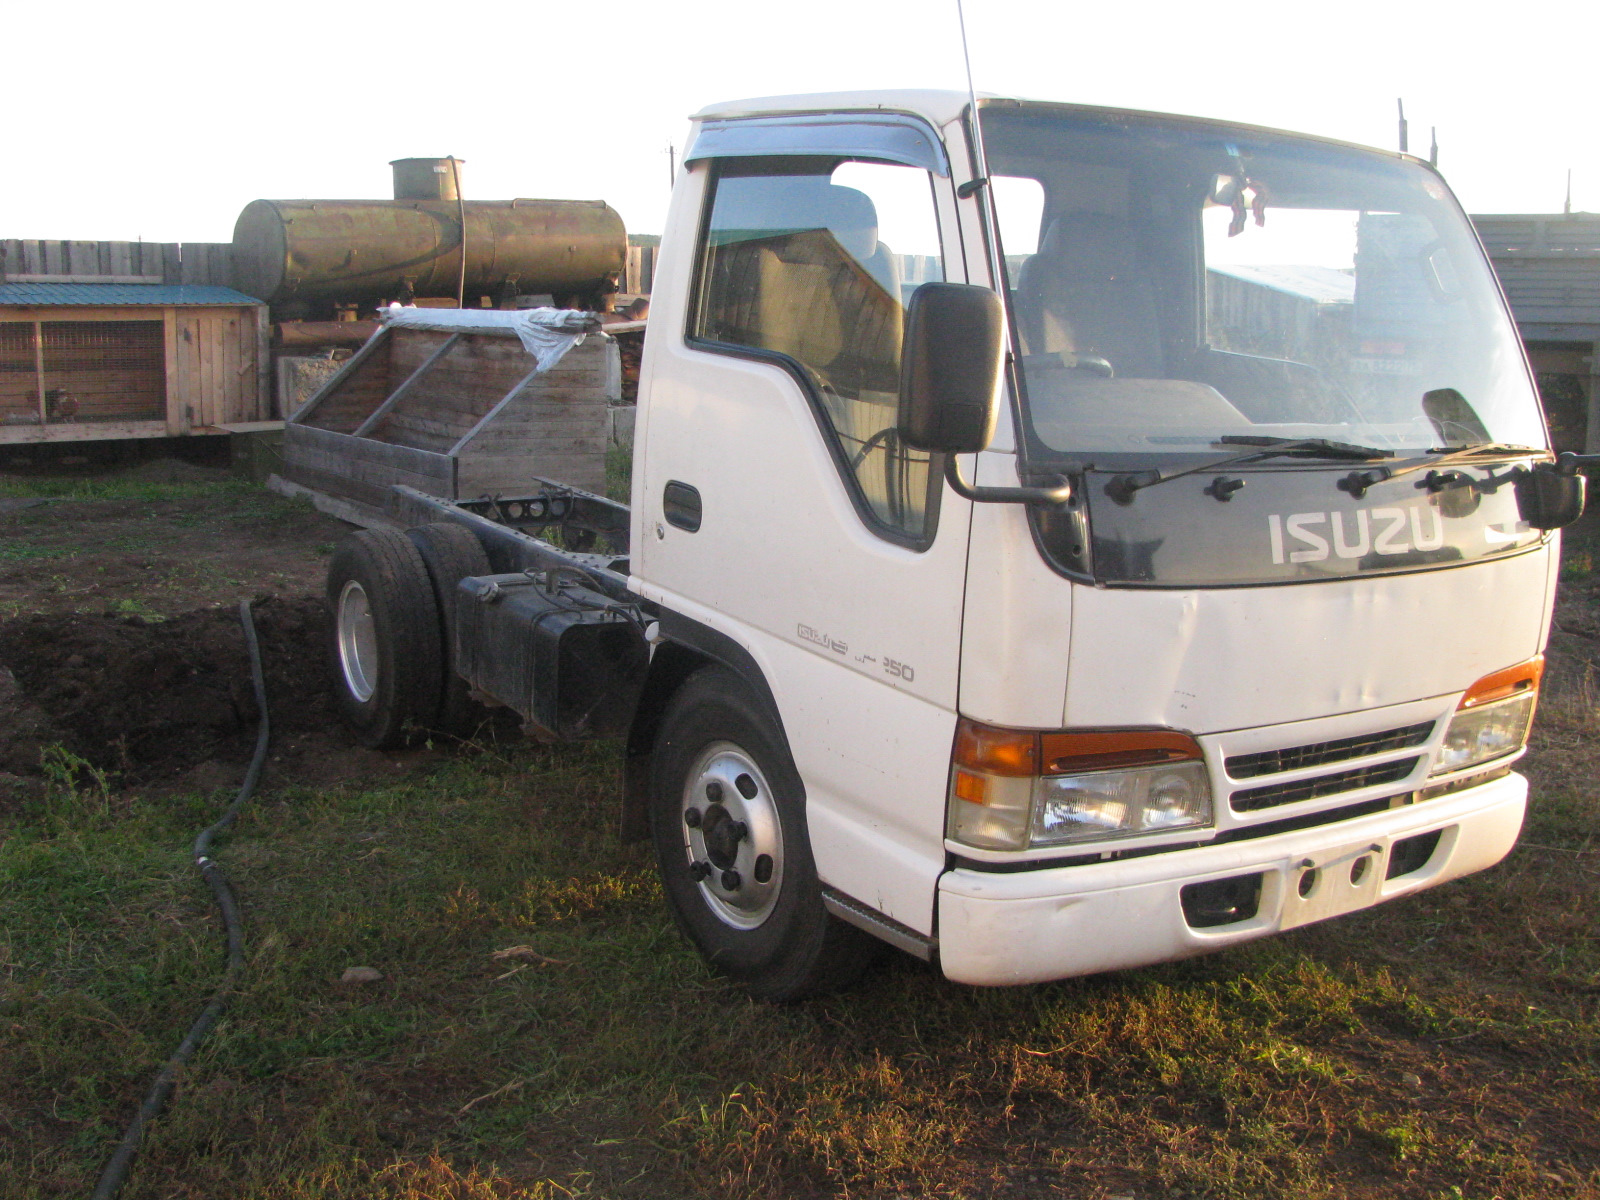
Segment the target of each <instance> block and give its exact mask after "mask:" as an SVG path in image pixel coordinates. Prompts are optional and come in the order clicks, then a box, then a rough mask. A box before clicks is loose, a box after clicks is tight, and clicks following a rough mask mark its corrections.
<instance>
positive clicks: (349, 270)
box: [233, 198, 628, 304]
mask: <svg viewBox="0 0 1600 1200" xmlns="http://www.w3.org/2000/svg"><path fill="white" fill-rule="evenodd" d="M465 209H466V244H467V278H466V294H467V296H468V297H474V296H493V297H495V298H496V299H499V298H502V297H508V296H512V295H517V294H534V293H546V292H547V293H550V294H551V295H553V296H555V297H556V298H557V302H558V303H559V302H561V300H562V298H564V297H582V298H590V297H598V296H600V295H603V294H605V293H607V292H611V291H615V290H616V280H617V278H618V277H619V276H620V275H621V273H622V270H623V266H624V263H625V260H626V257H627V243H628V239H627V233H626V231H625V230H624V229H623V225H622V218H621V217H620V216H619V215H618V214H617V212H616V210H614V209H613V208H611V207H610V206H609V205H608V204H606V203H605V202H604V201H603V200H468V201H466V203H465ZM233 266H234V286H235V287H237V288H238V289H239V290H240V291H243V292H246V293H247V294H249V295H251V296H255V297H256V298H258V299H260V300H265V301H267V302H268V303H269V304H281V303H284V302H287V301H303V302H307V303H311V304H332V303H339V304H353V303H364V302H372V301H377V300H409V299H411V298H413V297H416V296H424V297H426V296H452V297H453V296H454V295H455V294H456V286H457V283H458V280H459V273H460V270H461V218H460V215H459V210H458V208H457V203H456V201H455V199H453V198H451V199H437V200H422V199H401V200H254V201H252V202H251V203H250V204H248V205H246V206H245V209H244V211H243V212H241V213H240V214H239V220H238V222H237V223H236V224H235V225H234V229H233Z"/></svg>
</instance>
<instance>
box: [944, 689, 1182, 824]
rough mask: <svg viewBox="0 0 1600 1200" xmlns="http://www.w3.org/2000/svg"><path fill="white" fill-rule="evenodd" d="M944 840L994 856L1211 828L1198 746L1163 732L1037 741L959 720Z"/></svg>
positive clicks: (1025, 733) (1048, 736) (1038, 736)
mask: <svg viewBox="0 0 1600 1200" xmlns="http://www.w3.org/2000/svg"><path fill="white" fill-rule="evenodd" d="M954 757H955V765H954V769H953V770H952V771H951V778H950V800H949V820H948V824H947V832H948V834H949V836H950V838H951V839H952V840H954V841H959V842H963V843H965V844H966V845H969V846H976V847H980V848H983V849H988V850H1026V849H1029V848H1030V847H1034V846H1058V845H1066V844H1069V843H1080V842H1096V841H1104V840H1106V839H1108V838H1125V837H1134V836H1136V835H1139V834H1149V833H1167V832H1169V831H1172V830H1178V829H1186V828H1197V827H1201V826H1206V825H1210V824H1211V786H1210V782H1209V780H1208V778H1207V775H1206V768H1205V763H1204V762H1202V761H1201V758H1200V746H1199V744H1198V743H1197V742H1196V741H1195V740H1194V739H1193V738H1192V737H1190V736H1189V735H1188V734H1183V733H1177V732H1175V731H1173V730H1167V729H1154V730H1151V729H1137V730H1107V731H1096V732H1092V733H1076V732H1074V733H1035V732H1033V731H1031V730H1011V729H996V728H995V727H993V726H988V725H979V724H978V723H977V722H975V721H967V720H965V719H963V720H962V722H961V724H960V726H959V728H958V729H957V733H956V747H955V755H954Z"/></svg>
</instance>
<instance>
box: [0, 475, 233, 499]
mask: <svg viewBox="0 0 1600 1200" xmlns="http://www.w3.org/2000/svg"><path fill="white" fill-rule="evenodd" d="M260 493H261V486H260V485H259V484H256V483H252V482H250V481H249V480H247V479H219V480H216V481H214V482H201V483H196V482H181V483H160V482H155V481H151V480H142V479H127V478H123V477H120V476H117V475H83V476H78V475H14V474H4V473H0V498H7V499H31V498H33V497H36V496H43V497H48V498H50V499H55V500H122V501H127V502H130V503H138V502H152V501H162V500H194V499H216V500H224V499H231V498H235V497H253V496H255V495H259V494H260Z"/></svg>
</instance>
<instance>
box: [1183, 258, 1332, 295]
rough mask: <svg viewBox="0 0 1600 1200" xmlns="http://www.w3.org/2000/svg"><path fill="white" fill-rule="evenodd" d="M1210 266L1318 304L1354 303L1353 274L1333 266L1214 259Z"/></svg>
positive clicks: (1222, 272) (1215, 269)
mask: <svg viewBox="0 0 1600 1200" xmlns="http://www.w3.org/2000/svg"><path fill="white" fill-rule="evenodd" d="M1209 269H1210V270H1213V271H1217V272H1220V273H1221V274H1223V275H1232V276H1233V277H1234V278H1235V279H1242V280H1244V281H1245V282H1246V283H1254V284H1257V285H1259V286H1261V287H1268V288H1271V289H1272V290H1273V291H1275V292H1287V293H1288V294H1289V295H1291V296H1302V297H1304V298H1305V299H1307V300H1313V301H1315V302H1316V303H1318V304H1354V303H1355V298H1356V277H1355V276H1354V275H1351V274H1350V273H1349V272H1347V271H1341V270H1339V269H1338V268H1336V267H1310V266H1308V267H1283V266H1245V265H1243V264H1242V263H1213V264H1211V266H1210V268H1209Z"/></svg>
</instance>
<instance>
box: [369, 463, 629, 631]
mask: <svg viewBox="0 0 1600 1200" xmlns="http://www.w3.org/2000/svg"><path fill="white" fill-rule="evenodd" d="M535 482H536V483H538V484H540V485H541V486H540V490H539V491H537V492H534V493H532V494H530V495H523V496H484V497H482V498H480V499H477V500H444V499H441V498H440V497H438V496H430V495H428V494H427V493H426V492H419V491H417V490H416V489H415V488H410V487H406V486H405V485H403V484H396V485H395V486H394V489H393V490H394V494H395V497H396V504H395V506H394V509H395V516H396V518H397V519H398V520H399V522H400V524H401V525H402V526H405V525H426V524H428V523H429V522H431V521H448V522H450V523H452V524H456V525H462V526H464V527H466V528H467V529H470V530H471V531H472V532H473V533H474V534H476V535H477V538H478V541H480V542H481V543H482V544H483V549H484V552H485V553H486V554H488V556H489V565H490V566H492V567H493V568H494V569H495V571H496V572H497V573H500V574H512V573H514V572H521V571H550V570H552V569H557V570H559V569H560V568H563V567H571V568H577V569H579V570H581V571H583V572H584V573H585V574H586V575H588V576H589V577H590V579H591V580H592V582H593V585H594V588H595V590H596V591H598V592H600V593H602V594H603V595H605V596H606V597H608V598H609V599H611V600H612V601H615V602H617V603H621V604H628V605H632V606H633V607H635V608H636V609H639V610H640V615H641V616H645V615H646V614H645V613H644V611H643V610H644V605H643V603H642V602H641V601H640V599H639V597H638V596H636V595H634V594H633V593H632V592H630V591H629V590H628V506H627V505H626V504H618V503H617V502H616V501H615V500H607V499H606V498H605V497H604V496H596V495H594V494H593V493H591V492H585V491H581V490H580V489H578V488H572V487H567V486H566V485H565V484H560V483H556V482H554V481H552V480H548V479H537V478H536V479H535ZM530 531H533V532H530ZM551 532H556V533H558V534H559V536H560V537H561V540H562V541H563V542H565V543H568V545H565V546H558V545H556V544H555V543H554V542H551V541H548V540H546V539H545V538H544V537H542V536H535V534H536V533H537V534H547V533H551ZM595 547H599V548H598V549H595Z"/></svg>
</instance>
